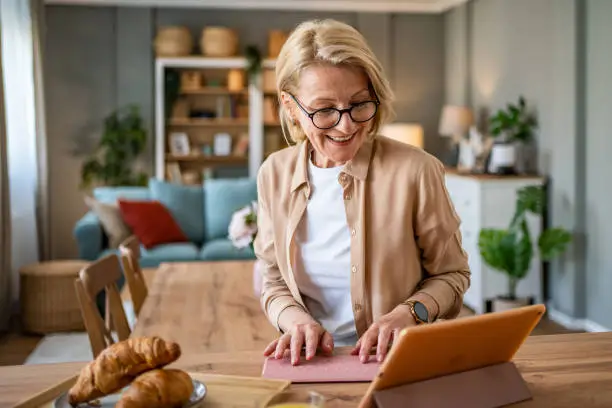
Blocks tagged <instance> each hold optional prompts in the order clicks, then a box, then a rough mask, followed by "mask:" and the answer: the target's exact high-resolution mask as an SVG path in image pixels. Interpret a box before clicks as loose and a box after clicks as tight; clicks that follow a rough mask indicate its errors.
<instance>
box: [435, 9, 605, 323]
mask: <svg viewBox="0 0 612 408" xmlns="http://www.w3.org/2000/svg"><path fill="white" fill-rule="evenodd" d="M585 6H586V9H587V10H588V13H585ZM610 17H612V3H611V2H609V1H607V0H588V1H585V0H538V1H533V0H473V1H471V2H470V3H468V4H466V5H463V6H461V7H459V8H457V9H454V10H452V11H450V12H447V13H446V15H445V26H446V59H447V64H446V74H445V78H446V98H447V101H448V102H452V103H465V104H468V105H470V106H472V107H473V108H474V109H475V110H476V111H477V112H486V115H489V114H491V113H492V112H494V111H495V110H496V109H498V108H500V107H503V106H504V105H505V104H506V103H507V102H510V101H516V100H517V98H518V96H519V95H524V96H525V97H526V99H527V101H528V103H529V104H530V105H531V106H532V107H534V108H535V110H536V112H537V115H538V118H539V122H540V126H539V129H538V131H537V144H538V149H539V157H538V167H539V170H540V172H541V173H542V174H544V175H546V176H549V178H550V187H549V190H550V192H549V205H550V221H549V223H550V224H551V225H554V226H563V227H565V228H568V229H570V230H572V231H574V242H573V244H572V247H571V248H570V251H568V253H566V255H565V256H563V257H562V258H560V259H558V260H557V261H555V262H553V263H551V265H550V276H549V283H548V290H549V296H550V303H551V306H552V307H554V308H555V309H556V310H558V311H560V312H563V313H565V314H567V315H569V316H572V317H576V318H587V319H591V320H593V321H595V322H596V323H599V324H601V325H604V326H606V327H612V315H610V314H609V313H608V314H606V311H608V310H611V308H612V301H608V300H607V298H606V297H605V296H602V294H603V291H604V290H605V289H603V288H606V287H610V283H612V282H610V280H612V278H610V277H609V276H608V275H609V273H606V272H608V271H610V269H612V255H610V251H609V250H608V251H607V252H606V250H605V249H606V248H605V245H606V242H607V240H606V236H605V235H604V234H605V231H607V229H606V227H612V222H611V218H610V215H609V212H606V209H607V208H610V204H611V203H610V201H611V195H610V193H609V189H605V188H603V183H605V182H606V181H607V180H606V179H605V178H604V177H602V175H604V174H610V173H612V164H611V163H610V160H609V158H608V157H607V155H609V153H610V152H612V149H611V148H610V147H611V146H610V141H609V140H610V139H609V137H607V135H606V133H604V132H606V130H607V128H608V127H607V126H606V122H605V119H606V114H607V116H609V113H608V112H607V111H606V109H607V107H608V106H610V105H609V104H610V102H612V101H610V96H609V95H610V91H612V89H611V88H612V79H611V77H610V75H609V72H612V70H611V64H612V50H611V49H610V48H609V46H607V43H606V41H607V39H609V38H610V35H612V29H610V28H609V27H608V26H607V25H606V22H607V21H609V19H610ZM585 30H586V33H587V36H586V37H585V35H584V34H585ZM466 33H467V34H466ZM585 47H586V50H585ZM585 55H588V58H585ZM465 59H467V66H468V68H467V72H468V73H467V75H466V74H465V72H464V69H463V68H455V67H456V66H459V67H463V64H464V60H465ZM585 84H588V85H587V86H585ZM606 102H608V103H606ZM606 147H607V150H606ZM587 244H588V245H587Z"/></svg>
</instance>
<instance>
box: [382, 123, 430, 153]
mask: <svg viewBox="0 0 612 408" xmlns="http://www.w3.org/2000/svg"><path fill="white" fill-rule="evenodd" d="M380 134H381V135H383V136H386V137H388V138H390V139H395V140H397V141H400V142H402V143H406V144H409V145H413V146H416V147H420V148H421V149H422V148H423V127H422V126H421V125H418V124H415V123H389V124H387V125H385V126H383V128H382V129H381V132H380Z"/></svg>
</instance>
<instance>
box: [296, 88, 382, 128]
mask: <svg viewBox="0 0 612 408" xmlns="http://www.w3.org/2000/svg"><path fill="white" fill-rule="evenodd" d="M287 93H288V94H289V96H291V98H292V99H293V100H294V101H295V104H296V105H297V106H298V108H300V110H301V111H302V112H304V113H305V114H306V116H308V118H309V119H310V121H311V122H312V124H313V126H314V127H316V128H317V129H321V130H326V129H331V128H333V127H336V126H338V123H340V121H341V120H342V115H344V114H345V113H348V115H349V118H351V120H352V121H353V122H355V123H365V122H369V121H370V120H372V119H374V117H375V116H376V114H377V113H378V107H379V106H380V101H379V100H378V98H376V99H372V100H367V101H361V102H359V103H358V104H357V105H361V104H362V103H367V102H369V103H374V113H373V114H372V116H371V117H369V118H368V119H366V120H355V119H353V115H351V111H352V110H353V108H355V106H357V105H353V106H351V107H350V108H346V109H338V108H321V109H317V110H315V111H314V112H308V111H307V110H306V108H304V107H303V106H302V104H301V103H300V101H298V99H297V98H296V97H295V96H294V95H293V94H291V93H289V92H287ZM325 110H335V111H336V112H338V113H339V114H340V115H339V116H338V120H337V121H336V123H334V124H333V125H331V126H328V127H319V126H317V125H316V124H315V123H314V115H316V114H317V113H318V112H321V111H325Z"/></svg>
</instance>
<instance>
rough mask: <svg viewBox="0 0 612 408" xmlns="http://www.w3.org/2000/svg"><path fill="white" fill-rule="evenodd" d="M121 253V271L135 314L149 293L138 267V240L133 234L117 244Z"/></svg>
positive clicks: (138, 311) (137, 313)
mask: <svg viewBox="0 0 612 408" xmlns="http://www.w3.org/2000/svg"><path fill="white" fill-rule="evenodd" d="M119 252H120V254H121V265H122V266H123V273H124V274H125V280H126V282H127V284H128V289H129V291H130V296H131V298H132V304H133V305H134V313H135V315H136V316H138V315H139V314H140V309H142V305H143V303H144V301H145V299H146V298H147V295H148V294H149V291H148V289H147V282H146V281H145V279H144V276H143V274H142V269H141V268H140V262H139V259H140V242H138V238H137V237H136V236H134V235H132V236H131V237H129V238H128V239H126V240H125V241H123V242H122V243H121V245H119Z"/></svg>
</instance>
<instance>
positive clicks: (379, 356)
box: [377, 354, 383, 363]
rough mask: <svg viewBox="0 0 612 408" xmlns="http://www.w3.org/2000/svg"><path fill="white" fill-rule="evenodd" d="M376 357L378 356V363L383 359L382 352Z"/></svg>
mask: <svg viewBox="0 0 612 408" xmlns="http://www.w3.org/2000/svg"><path fill="white" fill-rule="evenodd" d="M377 358H378V362H379V363H380V362H381V361H383V356H382V354H379V355H378V356H377Z"/></svg>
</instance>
